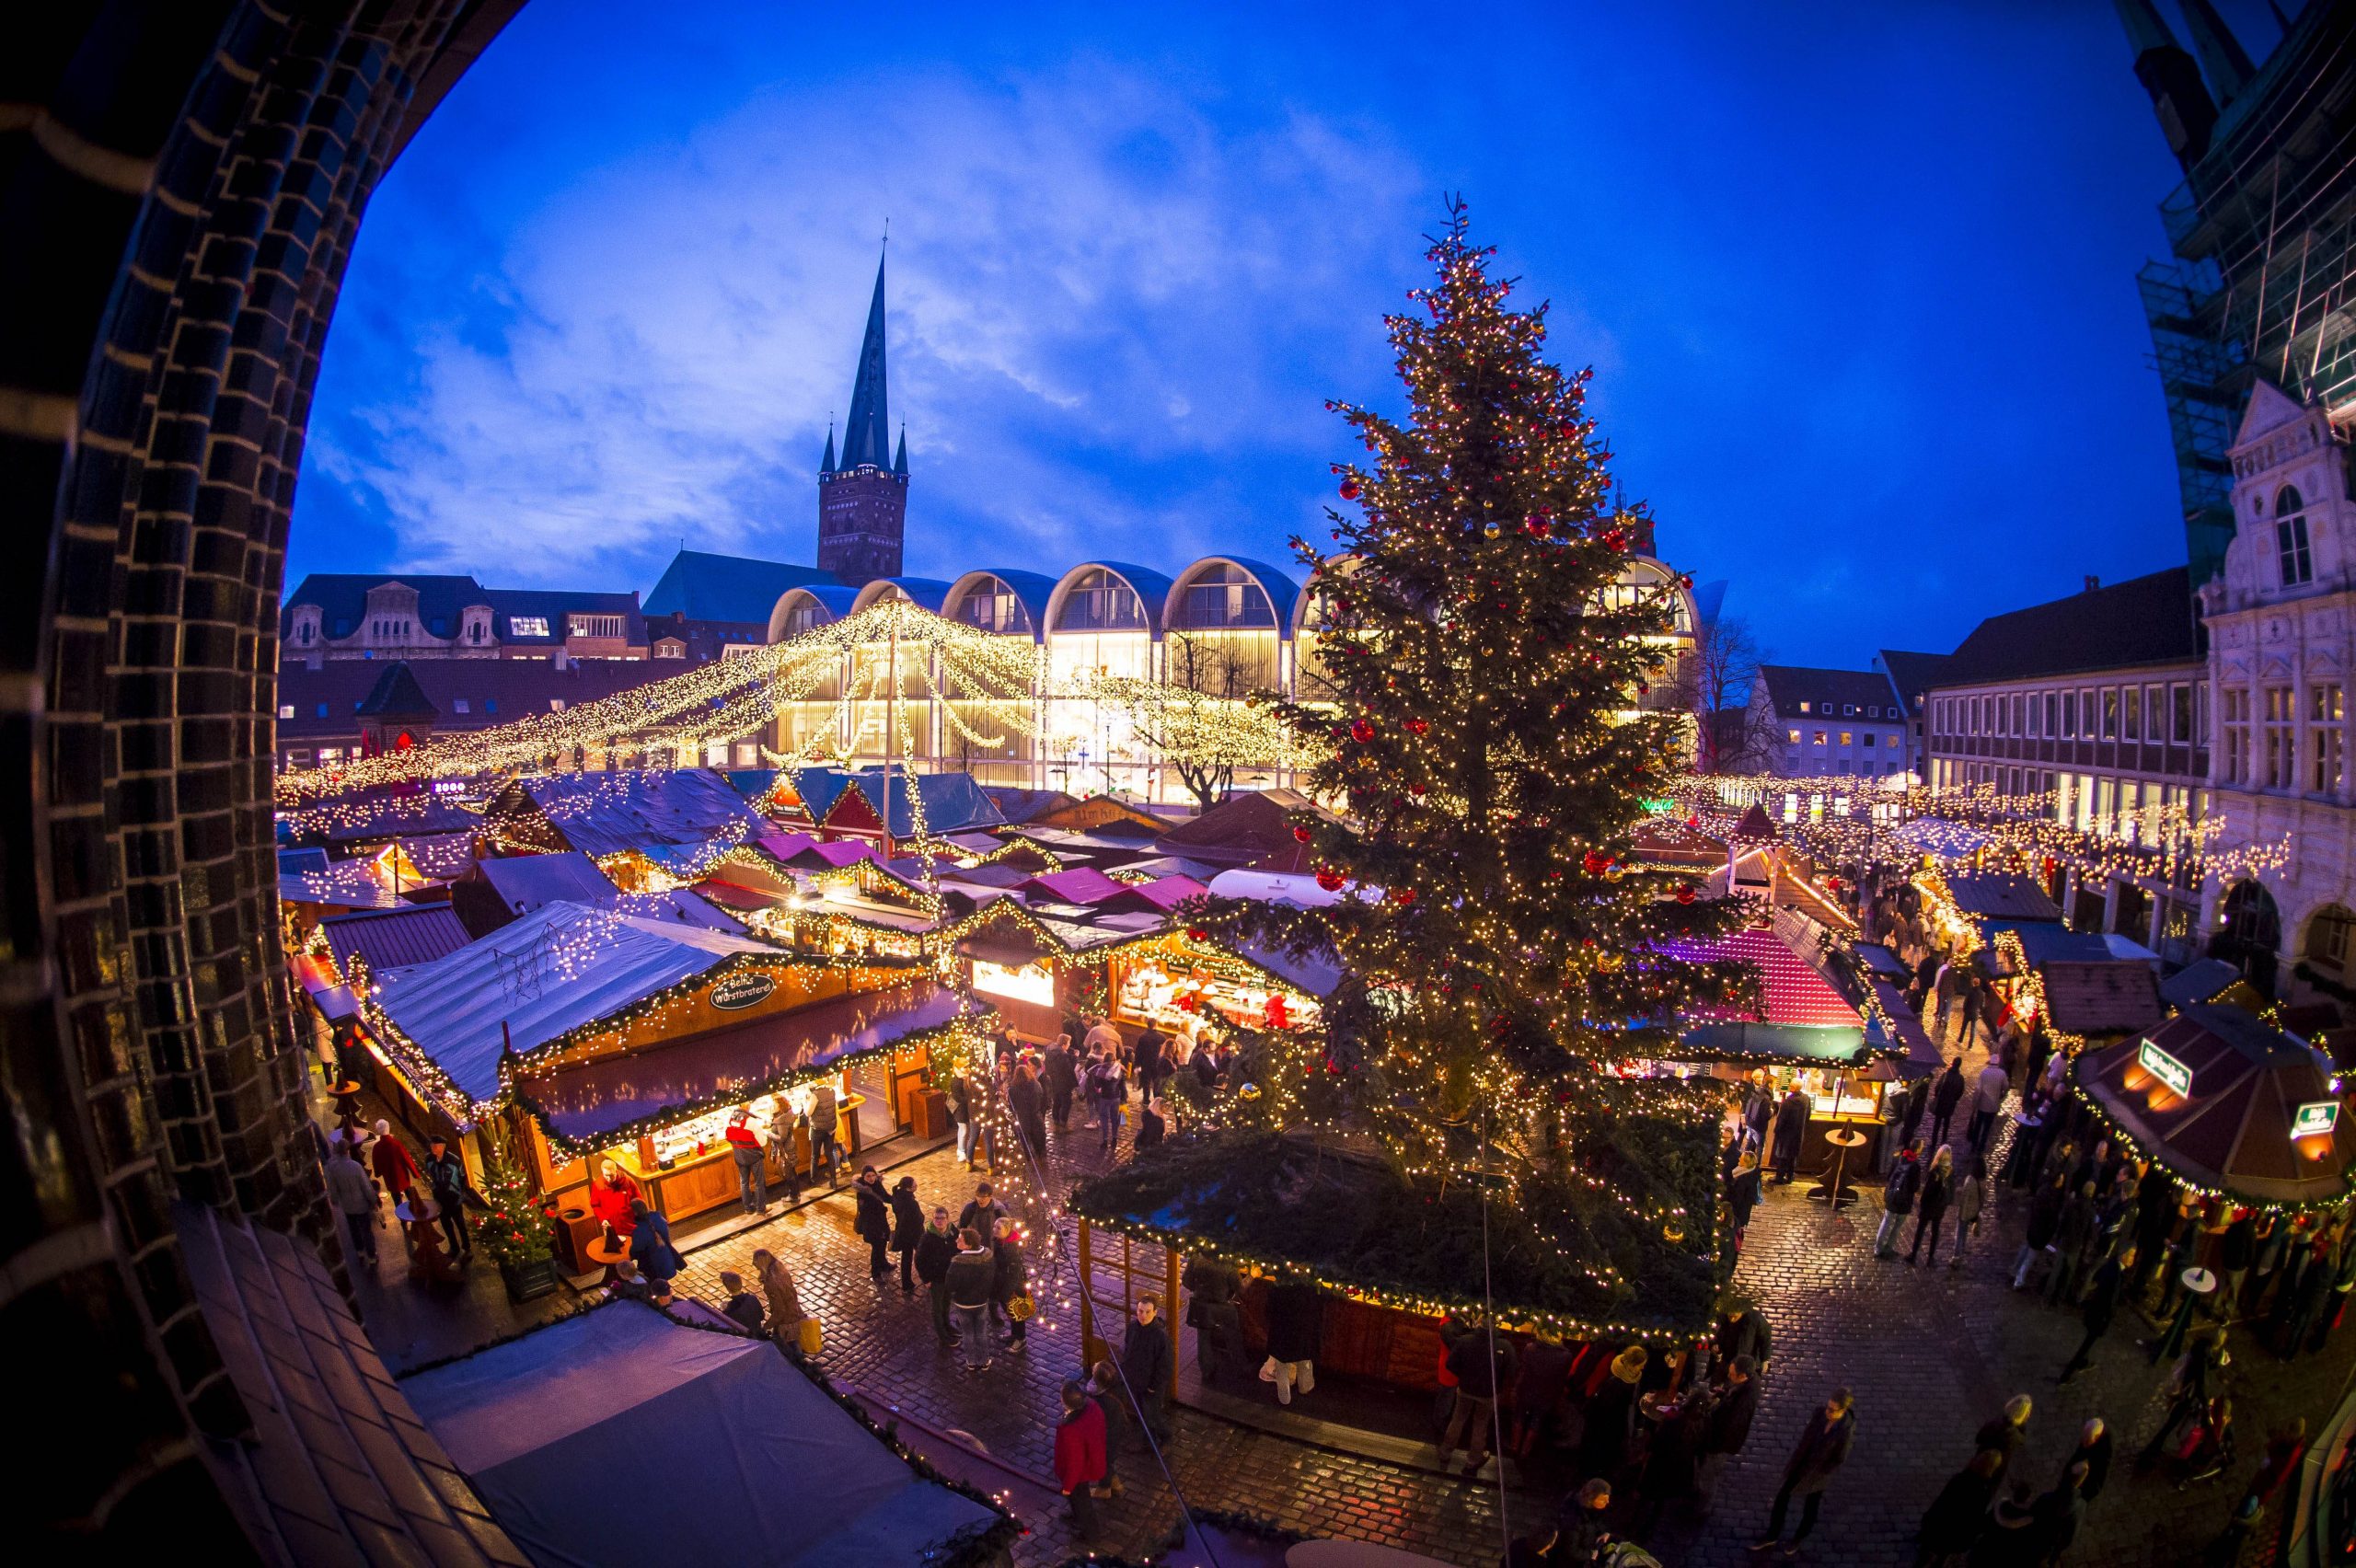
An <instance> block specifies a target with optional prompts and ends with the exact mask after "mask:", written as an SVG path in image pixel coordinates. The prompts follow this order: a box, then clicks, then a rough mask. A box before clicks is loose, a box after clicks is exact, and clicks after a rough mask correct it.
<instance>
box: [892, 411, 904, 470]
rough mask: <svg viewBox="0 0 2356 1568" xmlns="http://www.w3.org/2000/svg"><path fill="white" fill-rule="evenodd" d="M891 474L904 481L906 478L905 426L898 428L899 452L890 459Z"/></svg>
mask: <svg viewBox="0 0 2356 1568" xmlns="http://www.w3.org/2000/svg"><path fill="white" fill-rule="evenodd" d="M892 472H894V473H895V474H897V475H899V476H900V478H904V479H905V478H907V477H908V427H907V425H906V424H903V425H901V426H900V451H899V454H898V455H896V456H895V457H894V458H893V459H892Z"/></svg>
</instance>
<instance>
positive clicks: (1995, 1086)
mask: <svg viewBox="0 0 2356 1568" xmlns="http://www.w3.org/2000/svg"><path fill="white" fill-rule="evenodd" d="M2011 1089H2012V1078H2011V1077H2010V1075H2008V1074H2007V1073H2006V1072H2005V1071H2004V1064H2003V1063H2001V1062H1999V1061H1997V1060H1996V1058H1994V1057H1993V1056H1991V1057H1989V1058H1988V1065H1987V1066H1984V1067H1982V1068H1981V1069H1980V1081H1979V1082H1978V1083H1977V1084H1976V1085H1974V1086H1973V1088H1972V1091H1971V1125H1970V1127H1969V1130H1968V1131H1966V1132H1965V1134H1964V1139H1963V1141H1964V1142H1966V1143H1968V1144H1969V1145H1970V1146H1971V1147H1972V1150H1973V1152H1975V1153H1980V1154H1984V1153H1986V1152H1987V1150H1988V1135H1989V1134H1990V1133H1992V1132H1993V1131H1994V1130H1995V1127H1996V1113H1998V1112H2000V1111H2002V1110H2004V1096H2005V1094H2006V1093H2008V1092H2009V1091H2010V1090H2011Z"/></svg>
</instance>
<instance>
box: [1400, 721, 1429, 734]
mask: <svg viewBox="0 0 2356 1568" xmlns="http://www.w3.org/2000/svg"><path fill="white" fill-rule="evenodd" d="M1431 727H1432V721H1430V720H1428V719H1410V720H1408V721H1407V722H1406V724H1405V726H1404V728H1405V729H1406V732H1407V733H1409V734H1411V735H1421V734H1426V733H1428V732H1430V730H1431Z"/></svg>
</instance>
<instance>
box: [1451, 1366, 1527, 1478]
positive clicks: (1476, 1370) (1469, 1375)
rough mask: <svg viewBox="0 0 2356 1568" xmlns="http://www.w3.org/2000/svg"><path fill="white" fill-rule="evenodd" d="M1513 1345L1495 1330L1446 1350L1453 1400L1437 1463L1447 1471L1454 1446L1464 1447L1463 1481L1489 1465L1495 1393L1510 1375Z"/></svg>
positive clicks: (1495, 1402)
mask: <svg viewBox="0 0 2356 1568" xmlns="http://www.w3.org/2000/svg"><path fill="white" fill-rule="evenodd" d="M1513 1366H1514V1361H1513V1343H1512V1342H1511V1341H1510V1340H1506V1339H1502V1338H1499V1337H1497V1335H1496V1332H1495V1330H1493V1329H1487V1328H1480V1329H1474V1330H1473V1331H1472V1332H1471V1333H1468V1334H1466V1335H1465V1336H1464V1337H1463V1338H1461V1339H1460V1340H1458V1341H1457V1342H1456V1343H1454V1344H1453V1345H1450V1346H1449V1352H1448V1369H1449V1373H1450V1374H1451V1375H1453V1376H1454V1377H1455V1378H1456V1398H1455V1401H1454V1403H1453V1404H1452V1405H1451V1406H1450V1407H1449V1412H1448V1430H1447V1432H1446V1433H1445V1434H1444V1435H1442V1436H1441V1438H1440V1440H1439V1463H1440V1468H1441V1469H1442V1470H1446V1469H1447V1468H1448V1461H1449V1458H1451V1457H1452V1456H1453V1455H1454V1454H1455V1452H1456V1447H1457V1444H1458V1443H1459V1442H1460V1441H1461V1442H1462V1443H1463V1444H1464V1449H1465V1458H1464V1469H1463V1471H1462V1472H1461V1473H1462V1475H1463V1477H1464V1479H1465V1480H1466V1481H1471V1480H1472V1478H1473V1477H1474V1476H1476V1475H1479V1474H1480V1473H1481V1467H1482V1466H1484V1465H1485V1464H1487V1463H1488V1462H1489V1435H1490V1427H1491V1425H1492V1424H1493V1423H1494V1420H1495V1417H1496V1408H1497V1390H1498V1389H1502V1388H1504V1387H1505V1386H1506V1384H1507V1381H1508V1380H1509V1379H1510V1378H1511V1377H1512V1375H1513Z"/></svg>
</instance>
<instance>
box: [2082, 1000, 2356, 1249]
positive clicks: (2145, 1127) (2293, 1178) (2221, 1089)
mask: <svg viewBox="0 0 2356 1568" xmlns="http://www.w3.org/2000/svg"><path fill="white" fill-rule="evenodd" d="M2070 1074H2071V1081H2072V1083H2073V1086H2074V1088H2075V1089H2076V1091H2077V1093H2078V1095H2079V1097H2080V1098H2081V1099H2083V1100H2084V1101H2085V1102H2086V1103H2087V1104H2088V1105H2090V1106H2092V1107H2093V1108H2094V1111H2095V1113H2096V1116H2097V1118H2098V1119H2099V1120H2100V1121H2101V1122H2102V1124H2103V1125H2104V1126H2105V1128H2106V1129H2107V1130H2108V1132H2109V1134H2110V1135H2111V1136H2116V1137H2118V1138H2120V1139H2122V1140H2123V1141H2124V1142H2125V1143H2126V1144H2127V1146H2128V1147H2131V1148H2132V1149H2134V1150H2135V1152H2136V1153H2137V1154H2138V1155H2139V1156H2141V1157H2142V1158H2143V1159H2152V1160H2156V1161H2157V1162H2158V1163H2159V1165H2160V1166H2161V1168H2162V1169H2164V1170H2166V1172H2167V1173H2168V1174H2169V1175H2170V1176H2172V1177H2174V1178H2175V1179H2176V1181H2177V1182H2178V1183H2179V1184H2180V1185H2182V1186H2183V1187H2184V1188H2185V1189H2186V1190H2187V1192H2188V1193H2190V1194H2192V1195H2193V1196H2195V1197H2198V1198H2201V1199H2205V1200H2215V1201H2221V1202H2224V1203H2230V1204H2234V1205H2242V1206H2246V1207H2250V1208H2257V1209H2261V1210H2279V1211H2290V1212H2312V1211H2316V1210H2324V1209H2336V1208H2339V1207H2340V1206H2342V1205H2345V1204H2346V1202H2347V1200H2348V1195H2349V1171H2350V1165H2351V1164H2356V1124H2351V1122H2350V1117H2349V1115H2348V1113H2347V1108H2346V1105H2345V1103H2344V1101H2345V1094H2344V1092H2343V1086H2342V1085H2341V1084H2340V1082H2339V1079H2338V1078H2336V1077H2334V1075H2333V1073H2332V1070H2331V1064H2330V1062H2329V1060H2328V1059H2327V1058H2326V1057H2325V1056H2323V1055H2322V1054H2321V1053H2319V1052H2317V1051H2316V1049H2315V1048H2314V1047H2313V1046H2311V1045H2308V1044H2307V1043H2304V1041H2301V1040H2298V1039H2296V1038H2295V1037H2293V1036H2291V1035H2287V1034H2284V1033H2283V1032H2281V1031H2280V1030H2277V1029H2275V1028H2273V1027H2272V1026H2271V1025H2269V1024H2268V1023H2266V1022H2265V1021H2264V1020H2261V1019H2258V1018H2257V1017H2255V1016H2253V1015H2251V1014H2249V1013H2246V1012H2244V1011H2243V1010H2242V1009H2239V1008H2233V1007H2212V1006H2207V1005H2195V1006H2193V1007H2189V1008H2187V1009H2185V1010H2184V1011H2183V1012H2182V1013H2180V1014H2178V1015H2177V1017H2175V1018H2172V1019H2170V1020H2167V1021H2166V1022H2165V1023H2162V1024H2159V1025H2157V1026H2156V1027H2154V1028H2152V1029H2148V1030H2144V1031H2142V1032H2139V1033H2137V1034H2136V1035H2134V1036H2133V1037H2131V1038H2130V1039H2126V1040H2121V1041H2119V1042H2117V1043H2113V1044H2108V1045H2097V1046H2093V1047H2090V1048H2088V1049H2086V1050H2085V1051H2082V1052H2080V1053H2079V1054H2078V1055H2077V1056H2076V1057H2074V1058H2073V1060H2072V1062H2071V1066H2070Z"/></svg>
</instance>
